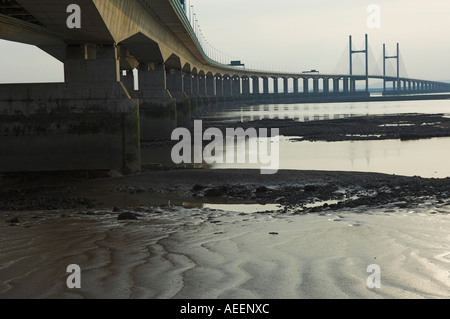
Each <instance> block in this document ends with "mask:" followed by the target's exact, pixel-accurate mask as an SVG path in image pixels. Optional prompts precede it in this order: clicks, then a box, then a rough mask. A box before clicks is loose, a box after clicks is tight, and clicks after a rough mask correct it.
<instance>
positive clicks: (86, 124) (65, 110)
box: [0, 44, 140, 174]
mask: <svg viewBox="0 0 450 319" xmlns="http://www.w3.org/2000/svg"><path fill="white" fill-rule="evenodd" d="M66 55H67V60H66V63H65V65H64V71H65V79H66V83H36V84H3V85H0V131H1V132H2V134H1V135H0V172H29V171H78V170H83V171H86V170H104V171H108V170H116V171H118V172H122V173H123V174H132V173H138V172H140V144H139V143H140V135H139V100H138V99H135V98H132V97H131V95H130V93H129V92H128V90H127V88H126V87H125V85H124V84H123V83H122V82H120V80H121V74H120V65H119V60H118V58H117V57H118V48H117V47H116V46H114V45H84V44H81V45H71V46H69V47H67V49H66Z"/></svg>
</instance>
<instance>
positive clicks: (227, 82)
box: [223, 75, 232, 97]
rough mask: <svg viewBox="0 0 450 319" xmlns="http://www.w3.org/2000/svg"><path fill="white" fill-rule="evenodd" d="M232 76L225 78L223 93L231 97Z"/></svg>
mask: <svg viewBox="0 0 450 319" xmlns="http://www.w3.org/2000/svg"><path fill="white" fill-rule="evenodd" d="M231 90H232V87H231V77H229V76H228V75H227V76H225V77H224V78H223V95H224V96H227V97H230V96H231V95H232V91H231Z"/></svg>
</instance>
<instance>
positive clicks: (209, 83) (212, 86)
mask: <svg viewBox="0 0 450 319" xmlns="http://www.w3.org/2000/svg"><path fill="white" fill-rule="evenodd" d="M206 95H207V96H209V97H212V96H216V81H215V79H214V75H212V74H208V75H206Z"/></svg>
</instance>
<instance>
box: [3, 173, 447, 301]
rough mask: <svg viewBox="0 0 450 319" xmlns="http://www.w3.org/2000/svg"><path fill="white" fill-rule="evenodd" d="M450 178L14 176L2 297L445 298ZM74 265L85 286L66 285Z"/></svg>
mask: <svg viewBox="0 0 450 319" xmlns="http://www.w3.org/2000/svg"><path fill="white" fill-rule="evenodd" d="M449 181H450V179H424V178H419V177H402V176H394V175H384V174H371V173H353V172H352V173H346V172H314V171H280V172H279V173H278V174H276V175H273V176H265V177H264V176H261V175H260V174H259V171H252V170H203V169H199V170H170V171H159V172H147V173H144V174H141V175H137V176H127V177H117V178H97V179H92V180H77V179H72V180H70V179H67V178H61V179H58V178H55V179H53V180H51V181H48V180H46V179H42V178H35V179H27V182H26V183H24V181H23V180H22V181H20V180H19V181H18V180H17V179H6V180H3V181H2V185H3V188H2V191H1V192H0V211H1V213H0V233H1V239H0V252H1V253H0V298H231V299H233V298H288V299H289V298H448V297H449V296H450V293H449V291H450V290H449V287H450V278H449V271H450V249H449V246H448V242H449V240H450V235H449V234H450V218H449V212H450V197H449V194H448V191H449V187H448V186H449ZM209 204H221V205H223V206H222V208H221V209H212V208H211V207H210V206H209ZM227 204H240V205H245V204H258V205H259V206H257V207H259V209H254V210H253V211H251V212H240V211H236V210H233V209H229V207H232V206H227ZM269 204H271V205H269ZM273 204H275V205H277V206H276V208H273ZM121 217H125V218H121ZM126 217H128V218H126ZM71 264H77V265H79V266H80V268H81V289H69V288H68V287H67V285H66V280H67V278H68V276H69V275H70V274H69V273H67V267H68V266H69V265H71ZM371 265H378V266H379V269H380V282H381V287H380V288H373V287H371V286H370V285H368V280H369V279H370V276H371V275H372V273H371V272H370V271H368V269H370V268H368V267H369V266H371Z"/></svg>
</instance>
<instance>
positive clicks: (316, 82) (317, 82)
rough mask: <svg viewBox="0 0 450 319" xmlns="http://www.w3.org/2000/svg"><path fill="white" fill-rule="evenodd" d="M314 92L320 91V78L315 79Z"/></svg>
mask: <svg viewBox="0 0 450 319" xmlns="http://www.w3.org/2000/svg"><path fill="white" fill-rule="evenodd" d="M313 90H314V93H319V79H313Z"/></svg>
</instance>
